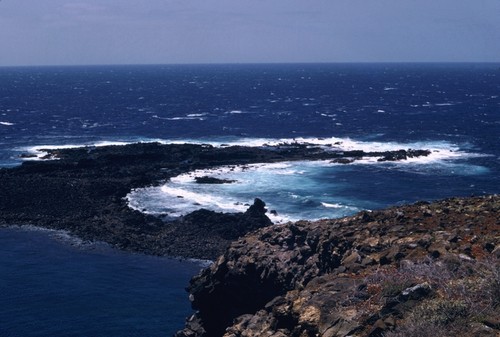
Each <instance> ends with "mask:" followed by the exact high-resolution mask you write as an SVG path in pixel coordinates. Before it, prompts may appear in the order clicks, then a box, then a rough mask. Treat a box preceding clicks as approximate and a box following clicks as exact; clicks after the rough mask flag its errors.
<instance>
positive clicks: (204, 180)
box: [194, 176, 236, 184]
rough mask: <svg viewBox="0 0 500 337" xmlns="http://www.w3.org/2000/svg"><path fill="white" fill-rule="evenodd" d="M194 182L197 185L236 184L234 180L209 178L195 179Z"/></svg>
mask: <svg viewBox="0 0 500 337" xmlns="http://www.w3.org/2000/svg"><path fill="white" fill-rule="evenodd" d="M194 180H195V181H196V183H197V184H232V183H235V182H236V180H230V179H219V178H215V177H209V176H203V177H195V178H194Z"/></svg>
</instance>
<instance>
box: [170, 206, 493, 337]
mask: <svg viewBox="0 0 500 337" xmlns="http://www.w3.org/2000/svg"><path fill="white" fill-rule="evenodd" d="M499 210H500V196H487V197H470V198H453V199H447V200H443V201H439V202H434V203H427V202H419V203H416V204H413V205H408V206H401V207H393V208H389V209H385V210H380V211H373V212H366V211H364V212H361V213H359V214H357V215H355V216H352V217H346V218H343V219H337V220H322V221H317V222H308V221H301V222H296V223H287V224H278V225H274V226H271V227H265V228H262V229H259V230H257V231H255V232H252V233H250V234H247V235H246V236H244V237H242V238H240V239H239V240H238V241H235V242H234V243H232V244H231V246H230V247H229V249H228V250H227V251H226V252H225V253H224V255H222V256H220V257H219V258H218V260H217V261H216V262H215V263H214V264H213V265H212V266H211V267H210V268H208V269H206V270H204V271H202V272H201V274H200V275H198V276H196V277H194V278H193V279H192V281H191V283H190V286H189V289H188V290H189V293H190V299H191V301H192V305H193V308H194V309H196V310H197V312H196V314H195V315H193V316H192V317H190V318H189V319H188V320H187V323H186V328H185V329H184V330H182V331H179V332H178V333H177V335H176V336H177V337H195V336H197V337H202V336H203V337H216V336H217V337H219V336H224V337H243V336H245V337H250V336H263V337H264V336H268V337H286V336H288V337H293V336H296V337H306V336H308V337H312V336H324V337H340V336H342V337H347V336H351V337H354V336H359V337H361V336H367V337H368V336H369V337H382V336H386V337H403V336H419V337H431V336H478V337H479V336H491V337H494V336H499V335H500V262H499V261H500V260H499V259H500V242H499V239H500V217H499Z"/></svg>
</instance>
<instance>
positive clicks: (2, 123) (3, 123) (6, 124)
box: [0, 122, 14, 126]
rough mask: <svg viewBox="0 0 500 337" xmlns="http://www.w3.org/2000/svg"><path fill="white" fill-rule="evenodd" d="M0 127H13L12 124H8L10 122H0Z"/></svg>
mask: <svg viewBox="0 0 500 337" xmlns="http://www.w3.org/2000/svg"><path fill="white" fill-rule="evenodd" d="M0 125H5V126H12V125H14V123H10V122H0Z"/></svg>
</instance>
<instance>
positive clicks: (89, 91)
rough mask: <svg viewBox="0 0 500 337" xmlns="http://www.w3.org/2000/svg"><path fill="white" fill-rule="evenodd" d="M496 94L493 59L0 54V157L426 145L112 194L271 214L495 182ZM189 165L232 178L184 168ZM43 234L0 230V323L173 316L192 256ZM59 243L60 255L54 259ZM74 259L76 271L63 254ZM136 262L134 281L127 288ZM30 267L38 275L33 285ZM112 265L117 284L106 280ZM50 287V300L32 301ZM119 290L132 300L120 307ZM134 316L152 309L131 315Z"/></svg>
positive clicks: (173, 210)
mask: <svg viewBox="0 0 500 337" xmlns="http://www.w3.org/2000/svg"><path fill="white" fill-rule="evenodd" d="M499 95H500V64H310V65H308V64H305V65H300V64H295V65H293V64H288V65H183V66H180V65H178V66H102V67H98V66H93V67H41V68H0V165H1V166H14V165H18V164H19V163H20V160H19V159H18V157H17V156H18V155H19V154H20V153H24V152H27V151H33V150H34V149H36V148H39V147H42V146H48V147H53V146H72V145H96V144H105V143H110V142H113V143H128V142H135V141H153V140H154V141H162V142H171V141H176V142H185V141H192V142H205V143H213V144H230V143H241V144H247V145H255V146H258V145H262V144H264V143H269V144H270V143H278V142H282V141H288V142H292V141H301V142H310V143H316V144H330V145H331V144H334V146H335V147H338V148H339V149H364V150H375V149H399V148H404V149H407V148H429V149H431V150H432V155H431V156H429V157H428V158H421V159H418V160H409V161H406V162H398V163H378V162H376V161H375V162H374V161H370V160H366V161H362V162H359V163H356V164H351V165H334V164H331V163H328V162H300V163H282V164H279V165H276V164H275V165H253V166H251V167H249V168H247V169H245V170H229V169H227V168H218V169H216V170H212V171H209V172H194V173H192V174H187V175H183V176H180V177H177V178H175V179H172V181H170V182H166V184H165V185H164V186H160V187H157V188H144V189H138V190H136V191H132V192H131V194H130V195H129V196H128V199H129V204H130V206H131V207H134V208H137V209H141V210H143V209H145V210H146V211H147V212H149V213H152V214H155V213H165V212H166V213H170V214H171V215H173V216H175V215H180V214H184V213H186V212H188V211H190V210H192V209H194V208H196V207H199V206H196V207H195V205H194V204H195V203H196V204H201V205H203V207H207V208H212V209H215V210H226V211H235V210H244V209H245V207H246V206H245V204H246V203H249V202H251V201H252V200H253V198H255V197H261V198H262V199H263V200H264V201H266V203H267V204H268V206H269V208H271V209H275V210H276V211H277V212H278V217H275V218H274V220H275V221H286V220H295V219H301V218H306V219H317V218H322V217H339V216H344V215H349V214H353V213H355V212H357V211H359V210H360V209H376V208H382V207H386V206H389V205H394V204H401V203H407V202H414V201H417V200H422V199H423V200H435V199H440V198H445V197H449V196H467V195H471V194H474V195H482V194H491V193H498V192H499V191H500V174H499V173H500V163H499V159H500V147H499V134H500V97H499ZM204 174H211V175H217V176H221V177H230V178H232V179H235V180H237V181H238V182H237V183H235V184H228V185H221V186H220V185H217V186H210V185H206V186H201V185H197V184H194V183H193V177H194V176H196V175H204ZM178 195H182V196H184V199H182V200H183V202H179V200H180V199H179V198H177V196H178ZM171 200H176V203H175V204H172V203H171V202H169V201H171ZM165 205H168V207H166V206H165ZM19 225H22V224H19ZM50 237H51V236H50V235H47V234H43V233H42V234H41V233H37V232H33V231H25V230H2V231H0V240H2V241H3V242H2V244H1V247H2V248H1V249H2V254H1V255H0V275H2V276H0V282H1V283H0V286H1V293H0V303H1V305H0V331H2V330H1V329H5V328H4V327H5V326H7V327H8V329H9V330H8V333H9V334H8V335H9V336H27V335H28V333H27V331H31V332H32V335H33V336H35V335H37V333H38V335H40V336H43V335H52V336H67V335H74V336H89V335H93V336H99V334H100V333H101V335H103V336H104V335H106V336H136V335H141V334H140V332H138V331H139V330H141V331H146V330H144V329H146V328H148V329H150V330H148V331H147V332H145V333H144V334H142V335H145V336H160V335H165V336H167V335H169V334H171V333H172V332H173V331H175V330H176V329H177V328H179V327H180V326H182V319H180V320H179V319H178V317H179V316H181V317H182V316H184V315H186V314H187V313H189V303H188V300H187V296H186V294H185V293H184V292H183V290H182V287H183V286H185V285H187V280H188V278H189V277H188V276H187V275H192V274H194V273H196V270H198V268H199V266H198V265H194V266H193V264H192V263H188V262H185V263H177V262H173V261H171V260H168V259H151V258H149V257H144V256H140V255H139V256H136V255H132V256H130V255H129V254H122V253H116V252H113V251H112V250H109V249H108V250H98V252H96V251H95V250H89V249H84V248H81V249H77V248H75V247H73V246H71V247H68V243H60V242H53V239H51V238H50ZM51 240H52V241H51ZM4 242H5V243H4ZM61 256H65V259H66V260H65V261H63V262H61V261H58V260H57V259H56V257H61ZM80 260H81V261H85V262H84V265H85V266H86V269H85V273H82V272H81V268H82V267H81V265H79V264H78V263H76V262H75V261H80ZM138 261H140V262H138ZM17 262H19V264H18V265H16V264H15V263H17ZM134 263H137V264H138V265H140V266H141V267H140V271H139V272H131V270H136V269H134V268H138V266H137V265H134ZM115 265H116V266H117V268H116V269H113V268H111V267H110V266H115ZM120 266H121V267H120ZM48 271H51V272H48ZM136 271H137V270H136ZM4 275H8V277H7V278H6V277H5V276H4ZM138 275H141V277H145V278H146V279H147V280H142V281H140V283H143V284H147V286H144V287H143V288H142V290H141V291H138V292H137V293H136V292H134V291H133V290H132V289H135V288H136V287H137V284H138V283H137V282H138V280H140V279H139V278H138V277H139V276H138ZM175 275H178V276H179V278H177V279H176V278H175ZM39 278H43V285H44V286H43V287H40V289H39V290H40V291H39V293H36V294H35V293H33V291H34V289H36V284H37V283H38V282H37V281H41V280H39ZM5 280H7V281H5ZM118 280H119V281H120V287H118V290H119V291H117V292H112V291H111V289H115V285H116V284H117V282H118ZM161 280H164V281H161ZM82 282H83V283H84V284H83V285H82ZM106 282H108V283H106ZM176 282H180V283H184V285H183V286H179V283H176ZM13 285H15V287H13ZM92 287H94V288H92ZM58 291H61V292H62V293H63V295H62V296H58V293H57V292H58ZM174 293H175V295H174ZM131 294H132V296H130V295H131ZM170 294H172V297H170V299H165V301H163V298H162V297H161V296H162V295H164V296H166V297H165V298H167V297H169V296H170ZM87 296H88V297H87ZM127 296H129V297H127ZM172 298H173V299H172ZM158 299H160V300H159V301H157V300H158ZM52 300H53V301H55V302H57V306H50V305H46V304H51V303H50V301H52ZM151 301H156V302H155V303H156V304H151V305H150V303H151ZM94 302H95V303H101V304H99V305H93V304H92V303H94ZM129 302H130V303H133V306H134V307H137V308H141V310H136V311H135V312H125V313H122V310H123V309H124V307H125V306H126V305H124V303H129ZM162 302H164V303H168V305H167V308H166V309H164V308H163V309H162V308H160V306H161V305H162ZM75 303H77V305H75ZM164 303H163V304H164ZM51 307H54V308H55V309H54V310H52V309H50V308H51ZM65 308H66V309H65ZM162 310H165V311H162ZM159 312H160V314H159ZM120 313H121V314H120ZM147 317H152V321H154V322H151V321H148V323H147V324H143V322H145V320H146V318H147ZM5 322H10V323H9V325H6V324H7V323H5ZM25 322H30V324H27V323H25ZM54 322H58V323H57V324H55V323H54ZM43 329H47V330H43ZM106 329H108V330H106ZM41 331H43V332H44V333H41ZM102 331H107V333H102ZM4 334H5V333H4ZM0 336H2V333H0Z"/></svg>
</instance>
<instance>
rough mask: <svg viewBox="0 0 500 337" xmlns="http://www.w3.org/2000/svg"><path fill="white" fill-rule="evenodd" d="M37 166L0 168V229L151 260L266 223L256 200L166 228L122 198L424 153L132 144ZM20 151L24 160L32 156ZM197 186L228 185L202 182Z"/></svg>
mask: <svg viewBox="0 0 500 337" xmlns="http://www.w3.org/2000/svg"><path fill="white" fill-rule="evenodd" d="M44 151H45V152H46V155H45V156H44V160H42V161H26V162H24V163H23V164H22V165H21V166H19V167H15V168H9V169H0V186H2V188H1V189H0V226H9V225H34V226H39V227H44V228H50V229H58V230H67V231H69V232H70V233H71V234H72V235H76V236H78V237H80V238H82V239H83V240H89V241H103V242H107V243H109V244H111V245H113V246H115V247H117V248H119V249H123V250H128V251H135V252H142V253H146V254H155V255H170V256H179V257H186V258H199V259H215V258H216V257H217V256H219V255H220V254H222V253H223V252H224V251H225V249H226V248H227V247H228V246H229V244H230V242H232V241H233V240H235V239H237V238H238V237H240V236H242V235H244V234H245V233H247V232H249V231H252V230H254V229H257V228H260V227H263V226H268V225H270V224H271V222H270V220H269V219H268V218H267V216H266V215H265V208H264V206H263V205H262V204H260V202H257V204H256V205H255V207H253V208H251V209H250V210H249V211H247V212H245V213H235V214H222V213H216V212H210V211H206V210H200V211H197V212H193V213H192V214H189V215H187V216H185V217H182V218H180V219H177V220H173V221H169V222H168V223H165V222H164V221H162V220H161V219H159V218H157V217H154V216H150V215H145V214H142V213H141V212H138V211H134V210H132V209H130V208H129V207H128V206H127V202H126V200H124V198H125V196H126V195H127V194H128V193H129V192H130V191H131V190H132V189H134V188H140V187H146V186H151V185H157V184H161V183H162V182H165V181H166V180H168V179H169V178H172V177H174V176H177V175H179V174H182V173H186V172H190V171H193V170H196V169H206V168H213V167H217V166H222V165H245V164H251V163H271V162H280V161H293V160H331V161H337V162H344V163H349V162H352V161H356V160H360V159H362V158H366V157H372V158H377V159H378V160H383V161H386V160H388V161H395V160H402V159H406V158H408V157H418V156H427V155H429V154H430V151H427V150H411V149H410V150H398V151H387V152H363V151H339V150H335V147H334V146H332V147H331V148H328V147H326V148H325V147H319V146H314V145H312V144H299V143H291V144H280V145H277V146H263V147H243V146H223V147H214V146H211V145H195V144H167V145H165V144H159V143H137V144H130V145H125V146H105V147H82V148H75V149H54V150H44ZM31 156H32V155H30V154H26V155H24V156H23V157H28V158H29V157H31ZM199 183H230V182H229V181H217V180H216V179H212V178H211V177H203V179H201V180H200V181H199Z"/></svg>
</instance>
